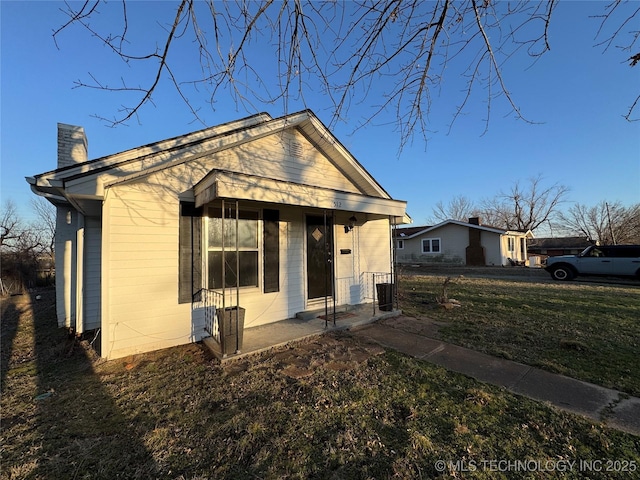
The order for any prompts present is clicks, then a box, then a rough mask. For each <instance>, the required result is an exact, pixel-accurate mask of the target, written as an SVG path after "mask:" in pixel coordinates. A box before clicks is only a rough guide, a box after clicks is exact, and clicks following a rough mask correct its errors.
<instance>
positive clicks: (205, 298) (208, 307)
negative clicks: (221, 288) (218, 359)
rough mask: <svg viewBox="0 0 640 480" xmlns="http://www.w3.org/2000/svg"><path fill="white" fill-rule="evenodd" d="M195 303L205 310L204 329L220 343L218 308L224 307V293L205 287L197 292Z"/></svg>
mask: <svg viewBox="0 0 640 480" xmlns="http://www.w3.org/2000/svg"><path fill="white" fill-rule="evenodd" d="M194 303H197V304H198V306H199V307H200V308H202V309H203V311H204V329H205V330H206V331H207V333H208V334H209V335H211V337H212V338H213V339H214V340H216V341H217V342H218V343H220V326H219V324H218V314H217V309H219V308H223V304H224V298H223V295H222V293H221V292H217V291H215V290H209V289H208V288H203V289H201V290H200V291H199V292H198V293H197V294H196V297H195V298H194Z"/></svg>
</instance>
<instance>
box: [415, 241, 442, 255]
mask: <svg viewBox="0 0 640 480" xmlns="http://www.w3.org/2000/svg"><path fill="white" fill-rule="evenodd" d="M434 241H437V242H438V251H436V252H434V251H433V242H434ZM427 242H428V244H429V251H426V250H425V248H424V247H425V244H426V243H427ZM420 251H421V252H422V254H423V255H439V254H441V253H442V239H441V238H440V237H429V238H423V239H422V241H421V242H420Z"/></svg>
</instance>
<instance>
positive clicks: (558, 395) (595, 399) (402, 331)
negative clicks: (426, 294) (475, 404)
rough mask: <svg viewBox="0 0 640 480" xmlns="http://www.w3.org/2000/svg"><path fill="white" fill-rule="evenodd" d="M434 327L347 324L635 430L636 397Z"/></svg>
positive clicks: (403, 322) (639, 428) (413, 322)
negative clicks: (443, 336)
mask: <svg viewBox="0 0 640 480" xmlns="http://www.w3.org/2000/svg"><path fill="white" fill-rule="evenodd" d="M436 330H437V326H435V325H434V324H433V323H431V322H429V321H426V320H419V319H415V318H411V317H405V316H397V317H394V318H387V319H382V320H380V321H378V322H376V323H373V324H369V325H364V326H360V327H356V328H352V329H351V333H352V334H353V335H355V336H360V337H364V338H367V339H370V340H373V341H375V342H377V343H378V344H380V345H382V346H384V347H388V348H392V349H394V350H397V351H400V352H403V353H406V354H407V355H411V356H413V357H416V358H419V359H422V360H425V361H428V362H430V363H434V364H436V365H440V366H442V367H444V368H446V369H448V370H452V371H455V372H459V373H462V374H465V375H468V376H470V377H473V378H475V379H477V380H480V381H482V382H486V383H490V384H493V385H499V386H501V387H504V388H506V389H507V390H510V391H511V392H513V393H517V394H520V395H525V396H527V397H530V398H533V399H535V400H539V401H543V402H548V403H549V404H551V405H554V406H556V407H558V408H560V409H562V410H567V411H570V412H573V413H578V414H581V415H585V416H587V417H589V418H591V419H593V420H596V421H599V422H604V423H605V424H606V425H607V426H609V427H612V428H616V429H619V430H623V431H626V432H629V433H633V434H635V435H640V398H637V397H631V396H629V395H627V394H625V393H622V392H618V391H616V390H611V389H608V388H604V387H599V386H597V385H592V384H590V383H587V382H582V381H580V380H575V379H573V378H569V377H565V376H563V375H556V374H553V373H549V372H546V371H544V370H540V369H537V368H533V367H530V366H528V365H523V364H521V363H517V362H513V361H509V360H505V359H501V358H496V357H492V356H490V355H486V354H484V353H481V352H476V351H473V350H469V349H467V348H463V347H459V346H456V345H452V344H449V343H445V342H442V341H440V340H437V339H434V338H431V337H433V336H435V332H436Z"/></svg>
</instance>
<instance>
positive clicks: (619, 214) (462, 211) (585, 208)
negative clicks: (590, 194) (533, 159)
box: [427, 175, 640, 245]
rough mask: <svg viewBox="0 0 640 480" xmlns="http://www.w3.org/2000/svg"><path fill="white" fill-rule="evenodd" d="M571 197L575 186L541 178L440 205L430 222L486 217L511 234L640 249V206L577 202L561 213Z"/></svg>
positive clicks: (486, 222) (494, 224)
mask: <svg viewBox="0 0 640 480" xmlns="http://www.w3.org/2000/svg"><path fill="white" fill-rule="evenodd" d="M568 193H569V187H567V186H565V185H561V184H558V183H554V184H551V185H548V184H546V183H545V180H544V178H543V177H542V176H540V175H539V176H537V177H533V178H530V179H529V180H528V181H527V182H524V183H523V182H520V181H518V182H516V183H515V184H514V185H513V186H512V187H511V188H510V189H509V190H507V191H501V192H499V193H498V194H496V195H495V196H493V197H489V198H484V199H481V200H480V201H478V202H473V201H472V200H471V199H469V198H468V197H466V196H464V195H457V196H455V197H453V198H452V199H451V200H449V201H448V202H446V203H445V202H443V201H439V202H438V203H436V205H435V207H434V208H433V214H432V217H431V218H429V219H427V221H428V222H430V223H439V222H442V221H444V220H449V219H453V220H460V221H464V222H466V221H467V220H468V219H469V218H470V217H480V218H481V219H482V223H483V224H485V225H490V226H493V227H496V228H504V229H506V230H517V231H527V230H531V231H532V232H533V233H534V234H535V233H537V232H545V233H544V235H548V236H553V237H563V236H567V237H569V236H577V237H584V238H586V239H588V240H590V241H594V242H598V243H599V244H600V245H613V244H640V203H636V204H633V205H629V206H625V205H623V204H622V203H620V202H619V201H615V202H609V201H606V200H602V201H600V202H598V203H597V204H595V205H583V204H580V203H575V204H574V205H573V206H570V207H569V208H567V209H566V210H561V207H562V206H563V205H564V204H566V203H567V195H568Z"/></svg>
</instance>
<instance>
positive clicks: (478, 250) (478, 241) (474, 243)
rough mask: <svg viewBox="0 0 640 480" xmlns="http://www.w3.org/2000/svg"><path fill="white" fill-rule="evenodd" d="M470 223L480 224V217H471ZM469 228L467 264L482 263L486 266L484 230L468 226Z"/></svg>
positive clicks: (481, 264)
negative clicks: (483, 242)
mask: <svg viewBox="0 0 640 480" xmlns="http://www.w3.org/2000/svg"><path fill="white" fill-rule="evenodd" d="M469 224H470V225H478V226H480V218H479V217H471V218H470V219H469ZM468 229H469V245H468V246H467V248H466V252H465V253H466V261H467V265H480V266H484V265H485V263H486V260H485V251H484V247H483V246H482V231H481V230H480V229H478V228H473V227H468Z"/></svg>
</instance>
